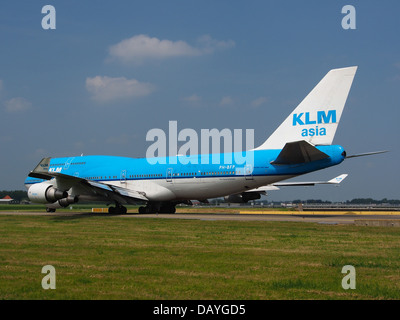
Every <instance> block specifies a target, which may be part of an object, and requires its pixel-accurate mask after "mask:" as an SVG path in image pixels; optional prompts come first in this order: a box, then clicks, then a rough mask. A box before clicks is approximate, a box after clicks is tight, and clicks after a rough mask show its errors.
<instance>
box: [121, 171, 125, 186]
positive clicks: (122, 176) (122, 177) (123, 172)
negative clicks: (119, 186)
mask: <svg viewBox="0 0 400 320" xmlns="http://www.w3.org/2000/svg"><path fill="white" fill-rule="evenodd" d="M120 182H121V183H126V170H122V171H121V176H120Z"/></svg>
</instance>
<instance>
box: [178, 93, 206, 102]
mask: <svg viewBox="0 0 400 320" xmlns="http://www.w3.org/2000/svg"><path fill="white" fill-rule="evenodd" d="M182 101H186V102H200V101H201V97H199V96H198V95H197V94H192V95H191V96H189V97H184V98H182Z"/></svg>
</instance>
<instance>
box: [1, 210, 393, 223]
mask: <svg viewBox="0 0 400 320" xmlns="http://www.w3.org/2000/svg"><path fill="white" fill-rule="evenodd" d="M5 215H22V216H59V217H60V216H65V217H74V218H79V217H82V218H83V217H85V218H88V217H90V216H104V217H108V216H112V217H124V218H132V219H141V218H153V219H192V220H193V219H194V220H204V221H219V220H229V221H292V222H313V223H320V224H333V225H336V224H361V225H372V224H371V223H370V222H371V221H380V222H381V224H382V223H383V222H390V223H389V224H388V226H397V225H400V215H394V214H382V213H381V214H371V213H370V212H368V213H366V214H362V213H358V214H329V213H326V212H321V213H320V214H318V213H316V212H313V213H312V214H309V213H293V214H287V213H285V214H279V213H274V214H248V213H247V214H238V213H235V214H225V213H176V214H137V213H128V214H125V215H111V214H109V213H92V212H56V213H47V212H30V211H0V217H1V216H5ZM360 222H361V223H360Z"/></svg>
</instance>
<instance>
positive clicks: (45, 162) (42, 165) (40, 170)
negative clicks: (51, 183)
mask: <svg viewBox="0 0 400 320" xmlns="http://www.w3.org/2000/svg"><path fill="white" fill-rule="evenodd" d="M50 160H51V158H43V159H42V160H41V161H40V162H39V164H38V165H37V166H36V167H35V169H33V170H32V171H31V172H30V173H29V175H28V176H29V177H33V178H39V179H45V180H50V179H51V178H52V177H51V176H50V175H48V172H49V166H50Z"/></svg>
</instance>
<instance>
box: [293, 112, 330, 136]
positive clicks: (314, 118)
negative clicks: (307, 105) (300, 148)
mask: <svg viewBox="0 0 400 320" xmlns="http://www.w3.org/2000/svg"><path fill="white" fill-rule="evenodd" d="M327 123H336V110H329V111H327V112H325V111H317V113H316V115H315V114H314V113H310V112H302V113H294V114H293V126H294V127H295V126H306V125H315V127H314V128H307V129H302V131H301V135H302V136H303V137H309V136H310V137H313V136H325V135H326V128H325V127H323V126H322V127H321V126H320V125H321V124H327Z"/></svg>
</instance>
